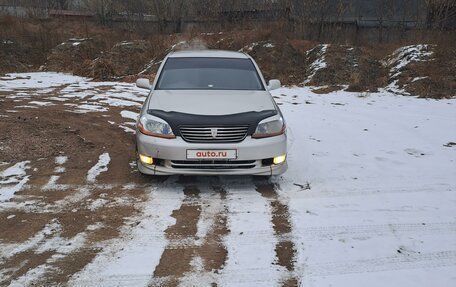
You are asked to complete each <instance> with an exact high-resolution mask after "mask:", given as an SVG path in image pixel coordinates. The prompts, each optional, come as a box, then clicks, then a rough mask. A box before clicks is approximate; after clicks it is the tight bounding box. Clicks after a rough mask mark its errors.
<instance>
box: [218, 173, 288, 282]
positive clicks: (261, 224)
mask: <svg viewBox="0 0 456 287" xmlns="http://www.w3.org/2000/svg"><path fill="white" fill-rule="evenodd" d="M222 180H223V184H224V185H225V187H226V191H227V205H228V210H229V213H228V228H229V231H230V233H229V234H228V235H227V236H226V239H225V245H226V249H227V251H228V258H227V261H226V264H225V267H224V269H223V270H222V272H221V276H220V285H221V286H236V287H237V286H252V285H255V286H276V285H277V284H278V283H279V282H281V280H282V275H283V271H284V270H283V269H284V268H282V267H279V266H277V265H275V262H276V256H275V252H274V251H275V248H276V245H277V243H278V242H277V237H276V236H275V233H274V228H273V226H272V223H271V218H272V214H271V209H270V205H269V202H268V200H267V199H266V198H265V197H263V196H261V194H260V193H258V192H257V191H255V186H254V184H253V182H252V179H251V178H248V177H234V176H233V177H229V178H222ZM258 234H261V236H258Z"/></svg>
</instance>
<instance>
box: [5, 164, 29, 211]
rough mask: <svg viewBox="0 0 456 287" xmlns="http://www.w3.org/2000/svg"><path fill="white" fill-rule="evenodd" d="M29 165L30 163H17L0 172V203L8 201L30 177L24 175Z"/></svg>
mask: <svg viewBox="0 0 456 287" xmlns="http://www.w3.org/2000/svg"><path fill="white" fill-rule="evenodd" d="M29 164H30V161H22V162H18V163H16V164H15V165H13V166H11V167H9V168H7V169H6V170H4V171H2V172H0V202H4V201H8V200H10V199H11V198H12V197H13V196H14V194H15V193H16V192H18V191H19V190H21V188H22V187H23V186H24V185H25V184H26V183H27V181H28V180H29V177H30V176H27V173H26V170H27V169H29V168H30V166H29Z"/></svg>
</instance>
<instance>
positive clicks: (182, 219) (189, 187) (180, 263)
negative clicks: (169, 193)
mask: <svg viewBox="0 0 456 287" xmlns="http://www.w3.org/2000/svg"><path fill="white" fill-rule="evenodd" d="M179 183H180V184H182V185H183V190H184V195H185V198H184V199H183V201H182V204H181V205H180V207H179V208H178V209H175V210H173V212H172V215H171V216H172V217H174V218H175V219H176V222H175V224H174V225H171V226H169V227H168V228H167V229H166V230H165V234H166V238H167V239H168V244H167V246H166V247H165V249H164V251H163V253H162V255H161V257H160V262H159V263H158V265H157V266H156V267H155V270H154V279H153V280H152V282H151V284H152V285H153V286H155V285H157V284H158V285H157V286H177V285H178V284H179V282H180V279H181V277H182V276H183V275H184V273H186V272H189V271H191V269H192V265H191V263H192V259H193V258H194V256H195V254H196V248H197V246H196V245H195V244H187V245H184V246H179V242H180V241H182V240H184V241H194V240H196V239H197V236H196V234H197V230H198V228H197V225H198V220H199V218H200V215H201V201H200V200H199V199H200V190H199V188H198V186H197V185H196V184H195V178H194V177H184V176H181V177H179ZM176 241H178V242H176ZM179 247H180V248H179ZM176 259H177V260H176Z"/></svg>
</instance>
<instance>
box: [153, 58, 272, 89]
mask: <svg viewBox="0 0 456 287" xmlns="http://www.w3.org/2000/svg"><path fill="white" fill-rule="evenodd" d="M156 89H157V90H254V91H258V90H264V87H263V84H262V83H261V80H260V76H259V75H258V73H257V70H256V68H255V66H254V65H253V63H252V61H251V60H250V59H236V58H168V60H167V61H166V63H165V66H164V67H163V70H162V72H161V75H160V78H159V79H158V83H157V87H156Z"/></svg>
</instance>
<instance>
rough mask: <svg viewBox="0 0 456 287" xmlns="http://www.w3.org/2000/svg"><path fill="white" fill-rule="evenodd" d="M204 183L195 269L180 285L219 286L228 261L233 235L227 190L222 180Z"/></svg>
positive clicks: (201, 193) (209, 180) (208, 179)
mask: <svg viewBox="0 0 456 287" xmlns="http://www.w3.org/2000/svg"><path fill="white" fill-rule="evenodd" d="M202 182H204V183H201V184H199V185H198V186H199V188H200V198H201V201H202V210H201V216H200V220H199V221H198V231H197V238H198V240H197V245H198V248H197V250H196V254H195V256H194V257H193V259H192V261H191V262H190V263H191V266H192V270H191V271H190V272H187V273H185V274H184V276H183V277H182V278H181V282H180V284H179V285H180V286H218V285H219V277H220V276H219V274H220V271H221V270H222V269H223V267H224V264H225V261H226V258H227V250H226V247H225V244H224V239H225V236H226V235H227V234H228V232H229V230H228V227H227V217H228V208H227V205H226V191H225V188H224V187H223V185H222V184H221V182H220V178H219V177H208V178H203V180H202ZM206 182H207V184H206Z"/></svg>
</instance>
